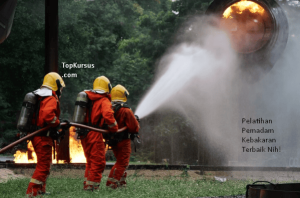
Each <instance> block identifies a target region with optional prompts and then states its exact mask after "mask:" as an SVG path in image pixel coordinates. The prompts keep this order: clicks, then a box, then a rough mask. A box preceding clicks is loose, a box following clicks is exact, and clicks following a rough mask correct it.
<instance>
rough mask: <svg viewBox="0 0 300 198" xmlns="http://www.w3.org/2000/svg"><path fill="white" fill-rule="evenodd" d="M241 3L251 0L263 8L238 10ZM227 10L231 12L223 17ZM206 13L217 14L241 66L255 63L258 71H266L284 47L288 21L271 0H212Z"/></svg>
mask: <svg viewBox="0 0 300 198" xmlns="http://www.w3.org/2000/svg"><path fill="white" fill-rule="evenodd" d="M242 3H244V4H246V3H250V4H251V3H253V4H254V6H256V7H257V9H258V7H259V8H262V9H263V11H262V12H257V11H256V12H255V11H253V10H251V9H252V7H251V9H248V10H246V11H245V12H243V13H242V12H240V10H239V9H240V7H239V6H240V5H241V4H242ZM239 4H240V5H239ZM228 11H230V12H231V13H233V14H232V15H231V16H230V17H228V16H227V17H228V18H226V17H225V13H226V12H228ZM206 14H209V15H210V14H213V15H216V16H217V17H218V18H221V20H220V23H219V25H220V26H222V27H223V28H225V31H226V32H227V33H228V35H229V37H230V40H231V43H232V46H233V48H234V49H235V50H236V51H237V53H238V54H239V56H240V59H241V63H242V64H241V65H242V67H243V68H245V69H250V70H251V69H253V68H257V67H259V68H260V69H261V71H269V70H270V69H271V68H272V67H273V66H274V64H275V63H276V61H277V60H278V58H279V57H280V54H281V53H282V52H283V50H284V49H285V46H286V44H287V39H288V21H287V17H286V15H285V13H284V10H283V9H282V8H281V7H280V5H279V4H278V3H277V2H276V1H275V0H251V1H240V0H214V1H213V2H212V3H211V4H210V6H209V7H208V9H207V11H206ZM226 23H227V24H226ZM224 24H225V25H224ZM226 29H227V30H226Z"/></svg>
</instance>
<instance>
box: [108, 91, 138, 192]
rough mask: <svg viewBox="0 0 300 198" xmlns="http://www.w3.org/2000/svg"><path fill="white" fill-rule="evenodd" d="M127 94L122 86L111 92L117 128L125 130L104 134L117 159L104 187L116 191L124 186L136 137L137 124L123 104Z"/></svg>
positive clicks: (133, 116) (129, 110)
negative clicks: (124, 129) (132, 145)
mask: <svg viewBox="0 0 300 198" xmlns="http://www.w3.org/2000/svg"><path fill="white" fill-rule="evenodd" d="M128 95H129V92H128V91H127V90H126V88H125V87H123V86H122V85H117V86H115V87H114V88H113V89H112V91H111V98H112V105H113V110H114V112H115V118H116V120H117V123H118V126H119V128H121V127H125V126H127V130H126V131H124V132H121V133H117V134H104V138H105V142H106V143H107V144H108V145H109V146H110V147H111V148H112V150H113V153H114V155H115V157H116V159H117V161H116V163H115V165H114V166H113V167H112V169H111V171H110V173H109V176H108V179H107V183H106V186H108V187H111V188H113V189H116V188H118V187H125V186H126V176H127V172H126V169H127V167H128V165H129V158H130V153H131V143H130V140H133V139H134V137H136V136H137V135H138V131H139V128H140V126H139V123H138V118H136V117H135V115H134V114H133V112H132V111H131V109H130V108H129V107H128V106H127V104H126V103H125V102H126V101H127V96H128Z"/></svg>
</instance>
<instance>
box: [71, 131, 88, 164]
mask: <svg viewBox="0 0 300 198" xmlns="http://www.w3.org/2000/svg"><path fill="white" fill-rule="evenodd" d="M75 137H76V132H75V127H74V126H72V127H70V140H69V142H70V143H69V148H70V159H71V163H86V158H85V156H84V153H83V148H82V145H81V141H80V140H78V139H75Z"/></svg>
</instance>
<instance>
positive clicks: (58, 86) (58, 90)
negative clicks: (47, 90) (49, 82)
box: [55, 79, 62, 98]
mask: <svg viewBox="0 0 300 198" xmlns="http://www.w3.org/2000/svg"><path fill="white" fill-rule="evenodd" d="M56 84H57V91H56V92H55V93H56V95H57V97H58V98H60V95H61V92H60V88H61V87H62V86H61V84H60V81H59V80H58V79H56Z"/></svg>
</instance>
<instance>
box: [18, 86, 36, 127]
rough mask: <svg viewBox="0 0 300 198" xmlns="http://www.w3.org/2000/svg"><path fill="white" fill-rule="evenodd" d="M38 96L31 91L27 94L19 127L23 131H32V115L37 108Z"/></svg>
mask: <svg viewBox="0 0 300 198" xmlns="http://www.w3.org/2000/svg"><path fill="white" fill-rule="evenodd" d="M36 102H37V97H36V96H35V95H34V94H33V93H32V92H29V93H27V94H26V95H25V98H24V101H23V104H22V109H21V113H20V116H19V120H18V124H17V128H18V130H19V131H21V132H30V130H31V122H32V116H33V114H34V112H35V109H36Z"/></svg>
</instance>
